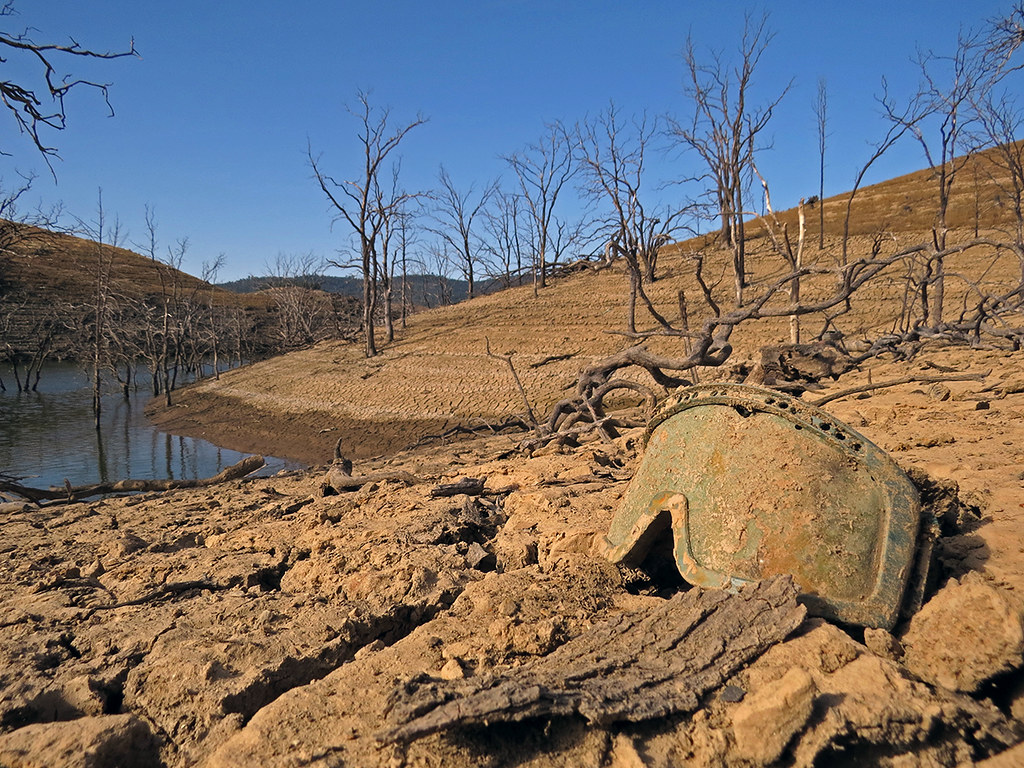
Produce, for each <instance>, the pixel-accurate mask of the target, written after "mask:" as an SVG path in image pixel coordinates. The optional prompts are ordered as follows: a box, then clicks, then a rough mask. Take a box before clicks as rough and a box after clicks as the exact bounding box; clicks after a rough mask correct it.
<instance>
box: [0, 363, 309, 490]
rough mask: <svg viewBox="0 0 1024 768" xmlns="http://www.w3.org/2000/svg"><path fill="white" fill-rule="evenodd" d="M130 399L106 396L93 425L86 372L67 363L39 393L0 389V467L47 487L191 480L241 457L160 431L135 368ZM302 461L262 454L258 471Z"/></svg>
mask: <svg viewBox="0 0 1024 768" xmlns="http://www.w3.org/2000/svg"><path fill="white" fill-rule="evenodd" d="M138 383H139V391H138V392H137V393H133V394H132V396H131V398H130V399H129V400H125V399H124V397H122V395H121V392H120V390H119V389H115V388H113V387H112V388H111V390H110V391H109V392H108V393H106V394H105V395H104V398H103V409H102V412H101V426H100V430H99V431H97V430H96V429H95V428H94V426H93V416H92V391H91V388H90V382H89V377H88V375H87V373H86V372H85V371H84V370H82V369H81V368H79V367H77V366H75V365H73V364H69V363H53V364H49V365H47V366H46V367H45V368H44V369H43V372H42V378H41V379H40V381H39V391H38V392H20V393H19V392H13V391H7V392H0V472H2V473H5V474H8V475H14V476H16V477H22V478H24V482H25V484H26V485H36V486H42V487H46V486H49V485H57V486H60V485H63V484H64V480H65V478H67V480H68V481H69V482H70V483H71V484H72V485H86V484H89V483H97V482H114V481H117V480H122V479H125V478H129V477H130V478H137V479H175V480H177V479H192V478H198V477H209V476H210V475H215V474H217V473H218V472H219V471H220V470H222V469H224V467H227V466H230V465H231V464H234V463H236V462H238V461H240V460H241V459H242V458H244V457H245V456H246V454H244V453H238V452H237V451H231V450H228V449H226V448H219V447H217V446H215V445H213V444H212V443H208V442H206V441H205V440H197V439H194V438H189V437H181V436H175V435H169V434H166V433H163V432H158V431H157V430H156V429H154V428H153V426H152V425H151V424H150V423H149V421H148V420H147V419H146V417H145V414H144V413H143V407H144V405H145V403H146V401H147V400H148V399H149V397H150V391H149V390H148V389H147V381H146V378H145V377H144V376H143V375H142V373H141V372H140V376H139V379H138ZM299 466H301V465H300V464H297V463H295V462H289V461H286V460H283V459H274V458H270V457H268V458H267V466H266V467H265V468H264V469H263V470H262V472H261V473H260V474H273V473H274V472H278V471H280V470H281V469H290V468H296V467H299Z"/></svg>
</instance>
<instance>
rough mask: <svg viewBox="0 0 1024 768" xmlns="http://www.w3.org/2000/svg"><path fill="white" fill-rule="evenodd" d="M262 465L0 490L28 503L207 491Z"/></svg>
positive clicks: (259, 461)
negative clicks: (187, 476)
mask: <svg viewBox="0 0 1024 768" xmlns="http://www.w3.org/2000/svg"><path fill="white" fill-rule="evenodd" d="M265 463H266V462H265V461H264V460H263V457H262V456H247V457H246V458H244V459H242V460H241V461H240V462H238V463H237V464H232V465H231V466H230V467H228V468H227V469H224V470H221V471H220V472H218V473H217V474H216V475H214V476H213V477H207V478H201V479H200V478H197V479H194V480H118V481H117V482H116V483H96V484H94V485H78V486H72V485H70V484H67V485H66V486H65V487H64V488H60V489H57V488H32V487H30V486H27V485H21V484H20V483H16V482H14V481H12V480H7V479H0V491H6V492H9V493H14V494H17V495H18V496H21V497H22V498H24V499H28V500H29V501H52V502H73V501H78V500H79V499H85V498H88V497H90V496H103V495H113V494H121V493H147V492H151V491H176V490H179V489H182V488H206V487H208V486H211V485H218V484H220V483H226V482H229V481H231V480H238V479H241V478H243V477H245V476H246V475H248V474H251V473H253V472H255V471H256V470H258V469H260V468H261V467H262V466H263V465H264V464H265Z"/></svg>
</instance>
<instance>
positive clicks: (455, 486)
mask: <svg viewBox="0 0 1024 768" xmlns="http://www.w3.org/2000/svg"><path fill="white" fill-rule="evenodd" d="M484 482H485V478H482V477H464V478H462V479H461V480H459V481H458V482H455V483H446V484H444V485H435V486H434V487H433V488H431V489H430V495H431V496H433V497H434V498H444V497H447V496H458V495H459V494H463V493H464V494H466V495H467V496H479V495H480V494H482V493H483V492H484Z"/></svg>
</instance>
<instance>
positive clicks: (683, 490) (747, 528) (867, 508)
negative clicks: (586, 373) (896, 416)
mask: <svg viewBox="0 0 1024 768" xmlns="http://www.w3.org/2000/svg"><path fill="white" fill-rule="evenodd" d="M645 443H646V451H645V454H644V457H643V460H642V461H641V463H640V466H639V468H638V469H637V472H636V474H635V475H634V477H633V479H632V481H631V483H630V486H629V490H628V492H627V494H626V497H625V499H624V500H623V503H622V506H621V507H620V509H619V512H618V513H617V515H616V516H615V519H614V520H613V521H612V525H611V528H610V530H609V532H608V535H607V536H606V555H607V556H608V558H609V559H610V560H612V561H613V562H616V563H624V564H627V565H634V566H638V565H640V564H641V563H642V562H643V560H644V558H645V557H646V556H647V555H648V553H649V552H650V550H651V547H652V546H653V545H654V544H655V543H656V542H657V541H658V540H659V539H661V538H662V537H665V536H671V537H672V540H673V549H674V555H675V561H676V564H677V566H678V567H679V572H680V573H681V574H682V576H683V578H684V579H686V581H688V582H689V583H691V584H694V585H697V586H701V587H714V588H726V589H735V588H738V587H739V586H740V585H742V584H744V583H746V582H748V581H756V580H759V579H762V578H766V577H768V576H774V575H776V574H784V573H788V574H791V575H792V576H793V578H794V579H795V581H796V583H797V585H798V586H799V587H800V589H801V591H802V593H803V595H802V598H801V599H802V600H803V601H804V602H805V604H806V605H807V607H808V609H809V611H810V612H811V613H814V614H816V615H819V616H824V617H826V618H829V619H833V620H837V621H842V622H846V623H851V624H860V625H864V626H871V627H884V628H891V627H892V626H893V624H895V622H896V619H897V616H898V614H899V609H900V604H901V602H902V599H903V595H904V591H905V589H906V586H907V580H908V575H909V573H910V571H911V568H912V566H913V560H914V553H915V541H916V538H917V532H918V526H919V519H920V500H919V498H918V494H917V490H916V488H915V487H914V485H913V484H912V483H911V482H910V479H909V478H908V477H907V476H906V474H904V472H903V471H902V470H901V469H900V468H899V467H898V466H897V465H896V463H895V462H894V461H892V459H890V458H889V456H888V455H887V454H886V453H885V452H883V451H882V450H881V449H880V448H878V447H877V446H876V445H874V444H873V443H871V442H870V441H869V440H867V439H866V438H865V437H863V436H862V435H860V434H858V433H857V432H855V431H854V430H852V429H850V427H848V426H846V425H845V424H843V423H842V422H840V421H838V420H836V419H835V418H833V417H832V416H830V415H829V414H827V413H825V412H824V411H822V410H820V409H818V408H815V407H813V406H810V405H807V404H806V403H803V402H800V401H799V400H795V399H794V398H792V397H789V396H787V395H784V394H781V393H779V392H774V391H771V390H765V389H760V388H756V387H748V386H744V385H740V384H711V385H702V386H697V387H691V388H688V389H685V390H683V391H681V392H679V393H678V394H677V395H675V396H674V397H672V398H671V399H670V400H669V401H667V402H666V403H665V405H664V406H663V407H662V408H661V409H660V410H659V412H658V413H657V414H656V415H655V417H654V418H653V419H652V421H651V424H650V426H649V427H648V429H647V433H646V435H645Z"/></svg>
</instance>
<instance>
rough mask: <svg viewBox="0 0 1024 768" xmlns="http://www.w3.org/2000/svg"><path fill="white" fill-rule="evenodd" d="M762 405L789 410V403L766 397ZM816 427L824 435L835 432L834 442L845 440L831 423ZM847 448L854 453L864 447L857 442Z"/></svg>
mask: <svg viewBox="0 0 1024 768" xmlns="http://www.w3.org/2000/svg"><path fill="white" fill-rule="evenodd" d="M764 403H765V405H774V406H775V407H776V408H778V409H780V410H783V411H787V410H789V403H787V402H786V401H785V400H776V399H775V398H772V397H768V398H765V401H764ZM794 426H795V427H796V428H797V429H803V426H802V425H800V424H794ZM817 426H818V428H819V429H820V430H821V431H822V432H824V433H825V434H828V433H829V432H830V431H831V430H833V429H834V430H835V432H834V434H833V436H834V437H835V438H836V440H840V441H843V440H846V433H845V432H843V431H842V430H841V429H840V428H839V427H838V426H837V425H835V424H832V423H831V422H828V421H824V420H822V421H820V422H819V423H818V425H817ZM849 446H850V448H852V449H853V450H855V451H860V450H862V449H863V448H864V446H863V445H861V444H860V443H859V442H853V443H850V444H849Z"/></svg>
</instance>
